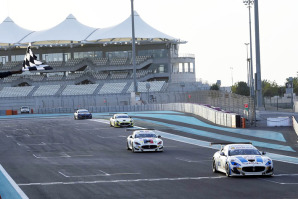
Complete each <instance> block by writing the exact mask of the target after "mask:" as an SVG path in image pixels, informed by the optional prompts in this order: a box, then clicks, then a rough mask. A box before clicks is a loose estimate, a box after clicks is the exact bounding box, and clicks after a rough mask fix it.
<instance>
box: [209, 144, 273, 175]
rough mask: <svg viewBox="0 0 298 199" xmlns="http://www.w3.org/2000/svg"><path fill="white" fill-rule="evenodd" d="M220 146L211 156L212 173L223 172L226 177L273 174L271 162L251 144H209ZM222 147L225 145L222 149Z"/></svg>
mask: <svg viewBox="0 0 298 199" xmlns="http://www.w3.org/2000/svg"><path fill="white" fill-rule="evenodd" d="M215 144H220V145H221V146H222V147H221V150H220V151H217V152H216V153H215V154H214V155H213V162H212V170H213V172H218V171H219V172H223V173H225V174H226V176H228V177H229V176H245V175H268V176H272V175H273V174H274V169H273V161H272V159H270V158H269V157H267V156H264V155H265V152H262V153H261V152H260V151H259V150H258V149H257V148H256V147H254V146H253V145H252V144H251V143H242V144H241V143H237V144H236V143H234V144H231V143H211V145H215ZM223 145H225V146H224V147H223Z"/></svg>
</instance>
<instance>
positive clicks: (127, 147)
mask: <svg viewBox="0 0 298 199" xmlns="http://www.w3.org/2000/svg"><path fill="white" fill-rule="evenodd" d="M126 149H127V150H129V149H130V148H129V146H128V142H126Z"/></svg>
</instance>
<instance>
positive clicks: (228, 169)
mask: <svg viewBox="0 0 298 199" xmlns="http://www.w3.org/2000/svg"><path fill="white" fill-rule="evenodd" d="M225 168H226V176H227V177H230V176H231V174H230V167H229V165H228V163H226V167H225Z"/></svg>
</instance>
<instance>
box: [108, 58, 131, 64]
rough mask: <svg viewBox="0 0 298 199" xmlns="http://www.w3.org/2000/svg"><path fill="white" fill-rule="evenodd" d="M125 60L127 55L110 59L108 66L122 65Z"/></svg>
mask: <svg viewBox="0 0 298 199" xmlns="http://www.w3.org/2000/svg"><path fill="white" fill-rule="evenodd" d="M126 62H127V57H124V58H112V59H110V66H119V65H124V64H126Z"/></svg>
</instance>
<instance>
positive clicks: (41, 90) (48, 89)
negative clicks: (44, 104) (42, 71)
mask: <svg viewBox="0 0 298 199" xmlns="http://www.w3.org/2000/svg"><path fill="white" fill-rule="evenodd" d="M60 87H61V86H60V85H44V86H39V87H38V89H37V90H36V91H35V92H34V93H33V96H47V95H48V96H51V95H55V94H56V93H57V92H58V90H59V89H60Z"/></svg>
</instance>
